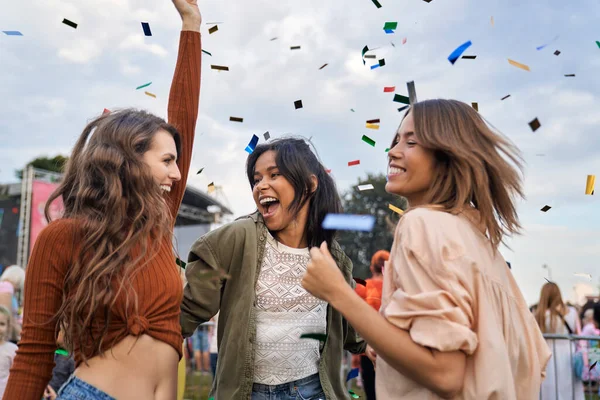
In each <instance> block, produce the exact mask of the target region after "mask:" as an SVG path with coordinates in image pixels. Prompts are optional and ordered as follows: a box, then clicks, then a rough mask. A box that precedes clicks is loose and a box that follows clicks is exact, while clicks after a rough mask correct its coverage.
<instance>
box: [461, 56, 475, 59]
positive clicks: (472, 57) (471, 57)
mask: <svg viewBox="0 0 600 400" xmlns="http://www.w3.org/2000/svg"><path fill="white" fill-rule="evenodd" d="M461 58H464V59H465V60H474V59H476V58H477V56H462V57H461Z"/></svg>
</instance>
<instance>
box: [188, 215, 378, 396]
mask: <svg viewBox="0 0 600 400" xmlns="http://www.w3.org/2000/svg"><path fill="white" fill-rule="evenodd" d="M266 239H267V227H266V225H265V223H264V220H263V218H262V215H260V214H259V213H258V212H255V213H254V214H250V215H248V216H245V217H242V218H239V219H238V220H236V221H235V222H232V223H230V224H227V225H225V226H222V227H221V228H219V229H216V230H214V231H212V232H209V233H207V234H206V235H204V236H202V237H201V238H200V239H198V240H197V241H196V243H194V245H193V246H192V250H191V252H190V254H189V257H188V263H187V268H186V272H185V275H186V277H187V285H186V286H185V289H184V295H183V302H182V304H181V327H182V331H183V336H184V337H189V336H191V335H192V334H193V333H194V330H195V329H196V327H198V325H199V324H201V323H204V322H206V321H208V320H210V319H211V318H212V317H213V316H214V315H215V314H216V313H217V311H219V310H220V311H221V312H220V314H219V323H218V330H217V339H218V344H219V362H218V365H217V374H216V377H215V381H214V383H213V388H212V392H211V396H214V398H215V400H246V399H250V396H251V393H252V385H253V383H254V382H253V381H254V351H255V349H254V343H255V340H256V311H255V304H256V303H255V297H256V295H255V293H256V291H255V288H256V281H257V279H258V274H259V270H260V267H261V265H262V259H263V252H264V249H265V243H266ZM331 254H332V255H333V257H334V259H335V260H336V262H337V264H338V266H339V267H340V269H341V271H342V272H343V274H344V277H345V278H346V281H347V282H348V284H350V285H352V286H354V285H355V284H354V281H353V279H352V262H351V261H350V259H349V258H348V257H347V256H346V255H345V254H344V252H343V251H342V250H341V248H340V246H339V244H338V243H336V242H334V244H333V246H332V248H331ZM222 274H227V275H229V277H227V278H228V279H224V277H223V275H222ZM365 347H366V343H365V342H364V340H362V339H361V338H360V337H359V336H358V334H357V333H356V332H355V331H354V329H353V328H352V327H351V326H350V325H349V324H348V323H347V322H346V320H345V319H344V318H343V317H342V315H341V314H340V313H339V312H338V311H336V310H335V309H333V308H332V307H331V306H330V305H328V306H327V339H326V341H325V343H324V344H323V347H322V350H321V359H320V362H319V376H320V379H321V385H322V387H323V391H324V392H325V395H326V397H327V399H331V400H341V399H349V395H348V391H347V390H346V389H345V386H344V380H343V379H342V376H341V366H342V358H343V352H344V349H346V350H348V351H350V352H352V353H354V354H360V353H363V352H364V350H365Z"/></svg>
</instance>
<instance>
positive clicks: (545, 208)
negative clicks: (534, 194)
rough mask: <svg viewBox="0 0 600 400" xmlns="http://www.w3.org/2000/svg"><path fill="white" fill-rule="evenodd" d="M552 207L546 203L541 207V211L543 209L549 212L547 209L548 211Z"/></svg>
mask: <svg viewBox="0 0 600 400" xmlns="http://www.w3.org/2000/svg"><path fill="white" fill-rule="evenodd" d="M551 208H552V207H550V206H548V205H546V206H544V207H542V209H541V210H540V211H542V212H547V211H548V210H549V209H551Z"/></svg>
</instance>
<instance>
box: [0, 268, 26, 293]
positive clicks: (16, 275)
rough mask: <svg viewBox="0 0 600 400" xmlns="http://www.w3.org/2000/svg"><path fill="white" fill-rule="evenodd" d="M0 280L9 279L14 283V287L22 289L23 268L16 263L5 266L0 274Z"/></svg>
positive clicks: (23, 279) (23, 282)
mask: <svg viewBox="0 0 600 400" xmlns="http://www.w3.org/2000/svg"><path fill="white" fill-rule="evenodd" d="M0 281H9V282H11V283H13V284H14V285H15V289H16V290H19V289H23V285H24V284H25V270H24V269H23V268H21V267H19V266H18V265H11V266H10V267H6V269H5V270H4V272H3V273H2V275H0Z"/></svg>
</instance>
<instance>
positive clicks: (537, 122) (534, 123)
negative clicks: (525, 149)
mask: <svg viewBox="0 0 600 400" xmlns="http://www.w3.org/2000/svg"><path fill="white" fill-rule="evenodd" d="M540 126H542V124H540V120H538V119H537V118H534V119H533V121H531V122H530V123H529V127H530V128H531V130H532V131H533V132H535V131H537V130H538V129H539V128H540Z"/></svg>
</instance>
